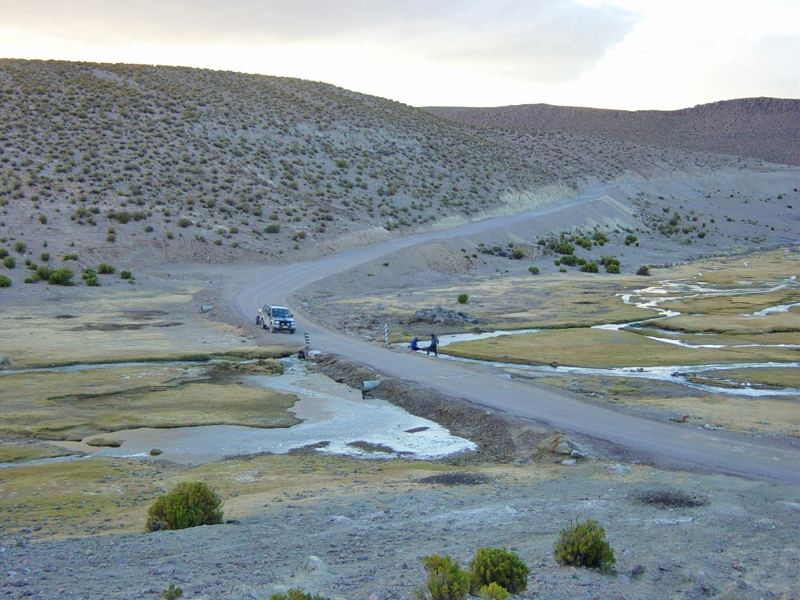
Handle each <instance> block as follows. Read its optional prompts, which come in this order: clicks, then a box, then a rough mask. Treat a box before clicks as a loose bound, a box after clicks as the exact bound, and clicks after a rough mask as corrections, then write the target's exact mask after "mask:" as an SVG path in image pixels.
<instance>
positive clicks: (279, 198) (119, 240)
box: [0, 60, 771, 263]
mask: <svg viewBox="0 0 800 600" xmlns="http://www.w3.org/2000/svg"><path fill="white" fill-rule="evenodd" d="M0 114H2V115H3V119H2V122H0V209H1V210H2V221H0V239H2V242H0V243H2V244H3V245H4V246H5V247H7V248H9V247H10V246H11V245H12V244H13V245H17V244H23V245H24V246H25V247H26V248H28V249H29V250H31V251H32V250H33V249H34V248H39V247H40V246H42V245H43V244H46V245H47V247H48V251H49V252H51V253H52V254H53V255H54V256H56V255H57V254H59V253H61V254H63V253H69V254H72V253H76V254H78V256H79V257H80V258H87V257H92V256H94V257H95V258H97V257H99V258H101V259H105V258H106V257H108V258H110V259H113V258H114V257H116V256H125V257H128V258H132V257H139V261H140V262H145V263H146V262H155V263H162V262H175V261H202V262H228V261H236V260H258V261H268V262H270V261H271V262H274V261H278V260H286V259H287V258H288V259H297V258H301V257H304V256H311V255H314V254H318V253H320V252H326V251H330V249H332V248H334V247H339V248H341V247H348V246H354V245H359V244H364V243H368V242H369V241H374V240H375V239H380V238H381V237H382V236H383V237H385V236H386V235H388V232H387V229H391V230H400V232H410V231H415V230H421V229H428V228H438V227H443V226H445V225H446V224H447V223H453V222H459V221H464V220H469V219H474V218H479V217H481V216H483V215H486V214H494V213H497V212H502V211H507V210H509V208H508V207H509V205H510V204H511V205H513V206H512V210H518V209H519V208H520V207H524V206H525V205H530V204H531V203H534V202H541V201H542V199H543V198H545V199H546V198H553V197H563V196H564V195H565V194H571V193H573V190H575V189H577V188H578V187H580V186H584V185H587V184H591V183H603V182H614V181H622V180H642V179H649V178H653V177H668V176H672V175H674V174H681V175H682V176H692V175H702V174H707V173H709V172H717V171H724V170H730V169H735V170H741V169H756V170H763V169H764V168H763V165H762V164H761V163H760V161H756V160H751V161H746V160H745V161H742V159H736V158H733V157H730V156H722V155H717V154H709V153H696V152H695V153H690V152H684V151H676V150H673V149H664V148H649V147H645V146H641V145H639V144H635V143H631V142H616V141H613V140H606V139H598V138H596V137H593V136H585V135H582V134H577V133H562V132H548V131H541V130H536V131H527V130H525V131H512V132H508V131H495V130H487V129H485V128H476V127H474V126H470V125H466V124H462V123H456V122H453V121H450V120H446V119H442V118H439V117H436V116H434V115H431V114H430V113H428V112H425V111H423V110H419V109H416V108H412V107H409V106H405V105H402V104H399V103H397V102H392V101H389V100H384V99H381V98H376V97H371V96H366V95H363V94H358V93H355V92H351V91H348V90H344V89H341V88H337V87H334V86H331V85H326V84H323V83H316V82H310V81H303V80H299V79H289V78H278V77H267V76H260V75H245V74H238V73H230V72H217V71H209V70H201V69H189V68H179V67H153V66H141V65H124V64H91V63H72V62H58V61H23V60H0ZM770 168H771V167H770ZM37 254H38V252H37Z"/></svg>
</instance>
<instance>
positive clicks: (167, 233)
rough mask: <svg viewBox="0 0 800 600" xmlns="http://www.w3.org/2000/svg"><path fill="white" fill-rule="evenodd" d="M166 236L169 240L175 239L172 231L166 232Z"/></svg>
mask: <svg viewBox="0 0 800 600" xmlns="http://www.w3.org/2000/svg"><path fill="white" fill-rule="evenodd" d="M164 235H165V236H167V239H168V240H171V239H172V238H174V237H175V234H174V233H173V232H171V231H167V232H165V233H164Z"/></svg>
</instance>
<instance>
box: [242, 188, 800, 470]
mask: <svg viewBox="0 0 800 600" xmlns="http://www.w3.org/2000/svg"><path fill="white" fill-rule="evenodd" d="M607 189H608V186H602V187H599V188H593V189H591V190H587V192H585V193H584V194H583V195H582V196H581V197H580V198H578V199H576V200H573V201H570V202H568V203H564V204H560V205H555V206H548V207H545V208H541V209H534V210H530V211H527V212H526V213H523V214H518V215H513V216H507V217H501V218H497V219H489V220H484V221H479V222H473V223H469V224H466V225H463V226H460V227H456V228H453V229H449V230H444V231H437V232H430V233H425V234H420V235H416V236H409V237H403V238H397V239H394V240H391V241H388V242H384V243H381V244H376V245H374V246H370V247H367V248H361V249H357V250H351V251H347V252H342V253H339V254H334V255H330V256H326V257H324V258H320V259H317V260H313V261H308V262H304V263H298V264H292V265H289V266H286V267H264V268H260V267H259V268H256V269H255V270H254V271H252V272H249V273H248V275H247V276H248V280H249V281H251V282H254V283H247V284H240V285H243V289H241V288H240V291H239V292H238V293H237V294H236V295H235V299H233V301H234V303H235V305H236V308H237V309H238V310H239V311H240V312H241V314H242V315H243V316H244V318H246V319H247V320H252V319H253V318H254V317H255V314H256V311H257V309H258V306H259V305H260V303H261V302H262V301H263V299H265V298H269V299H270V300H272V301H273V302H281V303H288V302H289V298H290V296H291V294H292V293H294V292H296V291H297V290H299V289H301V288H302V287H305V286H307V285H309V284H310V283H312V282H315V281H318V280H320V279H323V278H325V277H327V276H329V275H332V274H334V273H339V272H342V271H345V270H348V269H351V268H353V267H355V266H357V265H360V264H363V263H365V262H367V261H370V260H375V259H377V258H380V257H381V256H384V255H387V254H389V253H391V252H394V251H396V250H399V249H402V248H406V247H409V246H411V245H414V244H419V243H423V242H426V241H429V240H433V239H445V238H448V237H454V236H460V235H465V234H468V233H476V232H480V231H489V230H491V229H495V228H499V227H503V226H505V225H508V224H511V223H515V224H518V223H520V222H521V221H523V220H525V219H531V218H535V217H538V216H542V215H544V214H550V213H553V212H555V211H559V210H574V208H575V207H576V205H578V204H582V203H588V202H591V201H593V200H594V199H596V198H598V197H600V196H601V195H602V194H604V193H605V192H606V191H607ZM294 308H295V309H297V307H294ZM297 329H298V332H299V333H300V334H302V333H308V334H309V336H310V339H311V346H312V348H314V349H317V350H321V351H323V352H327V353H332V354H335V355H338V356H341V357H343V358H345V359H347V360H349V361H352V362H355V363H358V364H361V365H364V366H367V367H370V368H372V369H375V370H377V371H379V372H382V373H385V374H387V375H390V376H392V377H396V378H398V379H401V380H404V381H406V382H408V383H411V384H415V385H419V386H422V387H425V388H429V389H431V390H435V391H437V392H439V393H443V394H446V395H449V396H452V397H455V398H461V399H464V400H467V401H469V402H471V403H474V404H476V405H480V406H486V407H488V408H492V409H494V410H499V411H502V412H505V413H507V414H509V415H514V416H516V417H520V418H523V419H531V420H534V421H537V422H540V423H545V424H547V425H549V426H552V427H554V428H557V429H559V430H561V431H565V432H568V433H578V434H582V435H586V436H589V437H592V438H596V439H599V440H604V441H606V442H610V443H613V444H615V445H619V446H622V447H625V448H627V449H629V450H631V451H634V452H635V453H638V454H639V455H641V456H643V457H647V458H648V459H652V460H655V461H657V462H658V463H659V464H660V465H663V466H666V467H672V468H690V469H696V470H700V471H711V472H720V473H727V474H735V475H741V476H745V477H749V478H755V479H760V480H765V481H780V482H784V483H790V484H797V483H800V451H799V450H797V449H793V448H785V447H778V446H776V445H774V444H771V443H770V442H768V441H765V440H758V439H752V438H745V437H742V436H736V435H732V434H728V433H726V432H720V431H708V430H702V429H689V428H687V427H686V426H681V425H678V424H673V423H669V422H658V421H654V420H650V419H646V418H642V417H639V416H634V415H630V414H625V413H622V412H618V411H615V410H611V409H609V408H606V407H602V406H597V405H594V404H590V403H588V402H586V401H584V400H582V399H581V398H580V397H579V396H577V395H574V394H569V393H567V392H564V391H560V390H553V389H550V388H544V387H541V386H537V385H536V384H533V383H530V382H527V381H520V380H512V379H508V378H504V377H501V376H500V373H499V372H497V371H496V370H495V369H493V368H491V367H488V366H482V365H472V364H469V365H468V364H464V363H458V362H455V361H450V360H445V359H441V358H439V359H435V358H432V357H431V358H429V357H426V356H425V355H424V354H421V353H419V354H418V353H412V352H410V351H409V352H403V351H393V350H389V349H386V348H384V347H382V346H380V345H378V344H370V343H366V342H364V341H363V340H361V339H359V338H356V337H348V336H344V335H342V334H340V333H338V332H335V331H332V330H330V329H327V328H325V327H322V326H320V325H318V324H316V323H313V322H311V321H310V320H309V319H308V318H305V317H304V316H303V315H302V314H299V315H297ZM262 335H264V336H269V343H271V344H292V345H300V344H302V338H301V339H298V338H297V337H296V336H288V335H286V334H268V333H266V332H264V333H263V334H262Z"/></svg>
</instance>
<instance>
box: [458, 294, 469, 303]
mask: <svg viewBox="0 0 800 600" xmlns="http://www.w3.org/2000/svg"><path fill="white" fill-rule="evenodd" d="M468 300H469V296H467V295H466V294H459V295H458V303H459V304H466V303H467V301H468Z"/></svg>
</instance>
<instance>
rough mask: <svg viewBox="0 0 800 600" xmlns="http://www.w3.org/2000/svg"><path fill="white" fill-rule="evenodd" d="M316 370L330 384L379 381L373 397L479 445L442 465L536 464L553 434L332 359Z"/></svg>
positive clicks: (326, 360) (320, 362) (357, 384)
mask: <svg viewBox="0 0 800 600" xmlns="http://www.w3.org/2000/svg"><path fill="white" fill-rule="evenodd" d="M317 368H318V369H320V370H321V371H322V372H323V373H324V374H325V375H327V376H328V377H330V378H331V379H333V380H335V381H338V382H341V383H345V384H347V385H349V386H351V387H354V388H359V387H360V386H361V383H362V382H363V381H374V380H378V379H379V380H380V381H381V383H380V385H379V386H378V388H376V389H375V390H374V392H373V395H374V396H375V397H378V398H381V399H383V400H386V401H388V402H391V403H392V404H394V405H396V406H399V407H400V408H403V409H404V410H406V411H408V412H409V413H411V414H412V415H415V416H418V417H423V418H426V419H430V420H431V421H435V422H436V423H438V424H439V425H442V426H443V427H445V428H447V429H448V430H449V431H450V432H451V433H452V434H453V435H457V436H460V437H463V438H467V439H469V440H471V441H473V442H475V443H476V444H477V445H478V449H477V451H476V452H471V453H464V454H460V455H457V456H454V457H450V458H447V459H444V461H443V462H449V463H452V464H458V465H461V464H472V463H508V462H512V461H515V460H520V459H522V460H527V459H541V458H544V457H545V456H546V453H545V452H543V450H542V449H541V448H539V447H537V446H538V445H540V444H541V442H542V441H543V440H545V439H546V438H550V437H552V436H553V433H554V432H553V430H551V429H549V428H547V427H546V426H538V425H535V424H532V423H521V422H518V421H514V420H512V419H508V418H505V417H503V416H502V415H500V414H499V413H497V412H494V411H489V410H486V409H484V408H480V407H477V406H474V405H470V404H467V403H466V402H463V401H460V400H459V399H456V398H451V397H448V396H444V395H442V394H437V393H435V392H432V391H429V390H425V389H421V388H419V387H416V386H414V385H411V384H408V383H406V382H404V381H401V380H399V379H395V378H392V377H387V376H385V375H383V374H381V373H378V372H376V371H374V370H372V369H368V368H366V367H362V366H359V365H354V364H352V363H349V362H347V361H345V360H343V359H341V358H338V357H335V356H330V355H326V356H324V357H322V358H321V359H320V360H319V361H318V362H317Z"/></svg>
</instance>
